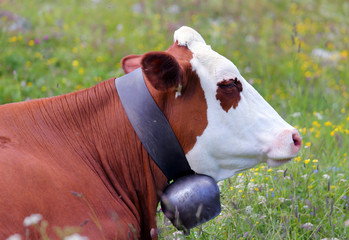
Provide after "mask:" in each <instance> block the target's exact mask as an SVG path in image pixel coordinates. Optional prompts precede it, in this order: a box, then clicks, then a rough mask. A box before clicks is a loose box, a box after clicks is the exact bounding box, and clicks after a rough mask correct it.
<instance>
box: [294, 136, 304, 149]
mask: <svg viewBox="0 0 349 240" xmlns="http://www.w3.org/2000/svg"><path fill="white" fill-rule="evenodd" d="M292 139H293V143H294V145H295V146H296V147H299V148H300V147H301V145H302V138H301V136H299V134H298V133H293V134H292Z"/></svg>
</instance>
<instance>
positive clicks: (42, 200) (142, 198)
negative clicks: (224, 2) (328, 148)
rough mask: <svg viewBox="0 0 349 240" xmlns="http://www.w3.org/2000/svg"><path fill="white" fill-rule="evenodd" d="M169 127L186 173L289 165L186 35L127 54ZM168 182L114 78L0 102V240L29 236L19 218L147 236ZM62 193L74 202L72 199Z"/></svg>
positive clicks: (293, 147)
mask: <svg viewBox="0 0 349 240" xmlns="http://www.w3.org/2000/svg"><path fill="white" fill-rule="evenodd" d="M122 67H123V69H124V71H125V72H126V73H128V72H130V71H133V70H134V69H136V68H139V67H142V70H143V76H144V79H145V82H146V85H147V87H148V89H149V91H150V92H151V94H152V96H153V98H154V99H155V101H156V103H157V104H158V105H159V107H160V108H161V110H162V111H163V112H164V114H165V116H166V117H167V119H168V121H169V122H170V124H171V126H172V128H173V130H174V132H175V134H176V136H177V138H178V140H179V142H180V144H181V145H182V147H183V150H184V152H185V153H186V156H187V158H188V161H189V164H190V166H191V168H192V169H193V170H194V171H195V172H197V173H202V174H207V175H210V176H212V177H213V178H215V179H216V180H221V179H224V178H228V177H230V176H232V175H234V174H236V173H237V172H240V171H243V170H245V169H248V168H251V167H253V166H255V165H256V164H259V163H261V162H267V163H268V165H270V166H278V165H281V164H282V163H285V162H287V161H289V160H290V159H291V158H293V157H294V156H295V155H296V154H297V152H298V151H299V149H300V145H301V138H300V136H299V134H298V132H297V131H296V129H294V128H293V127H291V126H290V125H289V124H287V123H286V122H285V121H284V120H283V119H282V118H281V117H280V116H279V115H278V114H277V113H276V112H275V111H274V109H273V108H272V107H271V106H270V105H269V104H268V103H267V102H266V101H265V100H264V99H263V98H262V97H261V96H260V95H259V94H258V93H257V91H256V90H255V89H254V88H253V87H252V86H251V85H250V84H249V83H248V82H247V81H246V80H245V79H244V78H243V77H242V76H241V75H240V73H239V71H238V69H237V68H236V67H235V65H234V64H233V63H232V62H231V61H229V60H228V59H226V58H224V57H223V56H221V55H219V54H218V53H216V52H215V51H213V50H212V49H211V47H210V46H208V45H206V43H205V41H204V40H203V39H202V37H201V36H200V35H199V34H198V33H197V32H196V31H194V30H193V29H191V28H189V27H182V28H180V29H179V30H177V31H176V32H175V34H174V43H173V45H172V46H170V48H169V49H168V50H167V51H165V52H150V53H147V54H144V55H131V56H128V57H125V58H124V59H123V60H122ZM166 185H167V179H166V177H165V176H164V175H163V173H162V172H161V170H160V169H159V168H158V167H157V165H156V164H155V163H154V162H153V160H152V159H151V158H150V157H149V155H148V153H147V152H146V150H145V149H144V147H143V146H142V144H141V142H140V141H139V139H138V138H137V135H136V133H135V132H134V130H133V129H132V126H131V124H130V123H129V121H128V119H127V116H126V114H125V112H124V109H123V107H122V105H121V103H120V99H119V97H118V94H117V91H116V89H115V84H114V79H110V80H108V81H105V82H102V83H100V84H98V85H96V86H95V87H92V88H89V89H86V90H82V91H79V92H76V93H72V94H67V95H63V96H58V97H53V98H47V99H39V100H32V101H27V102H20V103H13V104H7V105H2V106H0V238H1V239H6V238H7V237H8V236H10V235H11V234H14V233H19V234H21V235H22V236H25V234H26V231H28V229H29V234H30V236H29V237H30V239H36V238H39V233H38V232H37V231H36V230H35V229H34V227H33V226H31V227H27V228H26V227H24V226H23V220H24V218H25V217H26V216H29V215H31V214H32V213H40V214H42V216H43V219H45V220H46V221H47V222H48V224H49V225H48V230H47V231H48V234H49V236H50V237H52V238H56V237H57V236H56V235H55V232H54V230H53V229H54V227H56V226H58V227H61V228H62V227H64V226H77V227H79V228H80V230H81V234H82V235H85V236H88V237H89V238H90V239H103V238H104V239H115V238H117V239H156V238H157V237H156V231H155V229H156V222H155V212H156V207H157V204H158V200H159V195H160V194H161V191H162V190H163V189H164V188H165V187H166ZM72 192H75V193H79V194H72Z"/></svg>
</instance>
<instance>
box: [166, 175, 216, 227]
mask: <svg viewBox="0 0 349 240" xmlns="http://www.w3.org/2000/svg"><path fill="white" fill-rule="evenodd" d="M161 208H162V211H163V212H164V214H165V215H166V217H167V218H168V219H170V221H171V222H172V224H173V225H174V226H175V227H176V228H178V229H179V230H183V231H184V232H188V230H190V229H191V228H193V227H196V226H198V225H200V224H202V223H205V222H207V221H209V220H211V219H213V218H215V217H216V216H217V215H218V214H219V213H220V212H221V204H220V195H219V188H218V186H217V184H216V181H215V180H214V179H213V178H212V177H209V176H207V175H202V174H190V175H186V176H183V177H180V178H178V179H176V180H175V181H174V182H173V183H172V184H170V185H169V186H168V187H167V188H166V189H165V191H164V192H163V194H162V196H161Z"/></svg>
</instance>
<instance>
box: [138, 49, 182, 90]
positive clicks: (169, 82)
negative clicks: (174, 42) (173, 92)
mask: <svg viewBox="0 0 349 240" xmlns="http://www.w3.org/2000/svg"><path fill="white" fill-rule="evenodd" d="M141 65H142V69H143V72H144V74H145V75H146V76H147V78H148V80H149V81H150V83H151V84H152V85H153V87H154V88H156V89H157V90H161V91H165V90H169V89H171V88H175V87H177V85H178V84H179V83H180V81H181V77H182V71H181V67H180V65H179V63H178V62H177V60H176V59H175V58H174V57H173V56H172V55H171V54H169V53H166V52H149V53H147V54H145V55H144V56H143V58H142V61H141Z"/></svg>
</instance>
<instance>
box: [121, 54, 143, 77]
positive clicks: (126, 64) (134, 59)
mask: <svg viewBox="0 0 349 240" xmlns="http://www.w3.org/2000/svg"><path fill="white" fill-rule="evenodd" d="M142 56H143V55H129V56H126V57H124V58H123V59H121V66H122V69H124V72H125V73H126V74H127V73H130V72H132V71H134V70H136V69H137V68H140V67H141V59H142Z"/></svg>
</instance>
